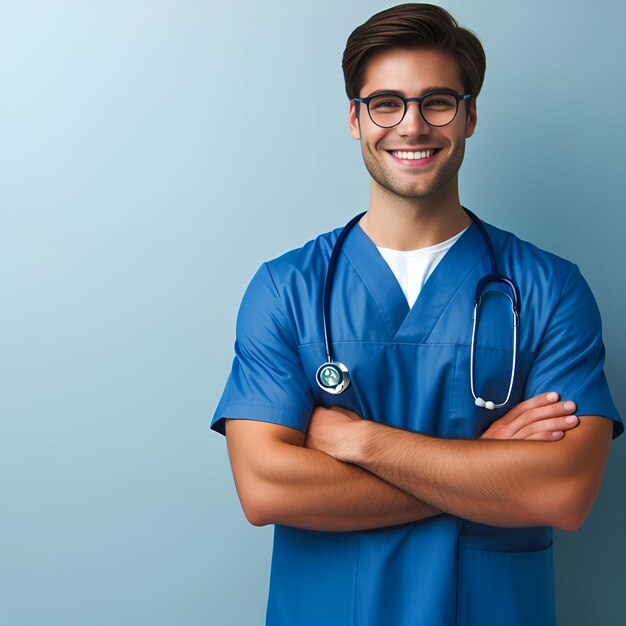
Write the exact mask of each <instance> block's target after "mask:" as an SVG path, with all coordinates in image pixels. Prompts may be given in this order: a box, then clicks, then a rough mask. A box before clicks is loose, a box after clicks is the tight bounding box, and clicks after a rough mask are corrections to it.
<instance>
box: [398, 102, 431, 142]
mask: <svg viewBox="0 0 626 626" xmlns="http://www.w3.org/2000/svg"><path fill="white" fill-rule="evenodd" d="M397 129H398V132H399V133H400V134H401V135H410V136H415V135H424V134H428V133H429V132H430V124H428V122H426V120H425V119H424V118H423V117H422V114H421V112H420V107H419V104H418V103H417V102H415V100H413V101H411V102H408V103H407V106H406V113H405V114H404V118H402V121H401V122H400V124H398V126H397Z"/></svg>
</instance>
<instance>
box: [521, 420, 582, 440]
mask: <svg viewBox="0 0 626 626" xmlns="http://www.w3.org/2000/svg"><path fill="white" fill-rule="evenodd" d="M578 424H579V420H578V417H577V416H576V415H569V416H567V417H557V418H551V419H545V420H541V421H539V422H533V423H532V424H528V426H525V427H524V428H522V429H521V430H519V431H518V432H517V433H515V435H513V437H511V439H528V438H529V437H531V436H533V435H537V434H539V433H553V432H563V433H565V432H567V431H568V430H571V429H572V428H576V426H578Z"/></svg>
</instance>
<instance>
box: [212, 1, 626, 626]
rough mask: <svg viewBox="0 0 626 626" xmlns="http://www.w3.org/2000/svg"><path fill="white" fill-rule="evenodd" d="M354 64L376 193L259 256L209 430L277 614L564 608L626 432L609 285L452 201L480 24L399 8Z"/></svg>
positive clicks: (360, 47) (455, 614)
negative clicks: (570, 562) (611, 455)
mask: <svg viewBox="0 0 626 626" xmlns="http://www.w3.org/2000/svg"><path fill="white" fill-rule="evenodd" d="M343 70H344V77H345V80H346V90H347V93H348V97H349V98H350V109H349V126H350V130H351V132H352V135H353V136H354V138H355V139H357V140H359V141H360V143H361V149H362V154H363V159H364V161H365V165H366V167H367V169H368V171H369V173H370V176H371V178H370V180H371V186H370V203H369V206H368V210H367V212H366V214H365V215H364V216H363V217H361V218H359V220H358V223H356V222H355V223H354V224H353V225H352V228H351V230H349V232H348V231H345V232H347V235H346V237H345V241H340V242H339V244H337V240H338V237H339V233H340V232H342V231H341V229H337V230H336V231H333V232H331V233H327V234H324V235H321V236H320V237H318V238H317V239H316V240H314V241H312V242H309V243H308V244H306V245H305V246H304V247H302V248H300V249H298V250H294V251H292V252H289V253H287V254H285V255H283V256H282V257H280V258H279V259H275V260H274V261H271V262H269V263H267V264H264V265H263V266H262V267H261V268H260V270H259V271H258V272H257V274H256V275H255V277H254V278H253V280H252V282H251V284H250V286H249V288H248V290H247V292H246V295H245V296H244V300H243V302H242V305H241V309H240V313H239V317H238V322H237V342H236V357H235V361H234V363H233V369H232V372H231V375H230V378H229V381H228V383H227V386H226V390H225V392H224V395H223V397H222V400H221V402H220V405H219V406H218V408H217V411H216V413H215V416H214V419H213V423H212V427H213V428H214V429H215V430H217V431H218V432H221V433H225V434H226V435H227V439H228V448H229V453H230V458H231V464H232V469H233V474H234V478H235V482H236V486H237V491H238V493H239V497H240V499H241V502H242V506H243V509H244V512H245V514H246V516H247V518H248V519H249V520H250V522H252V523H253V524H255V525H262V524H275V525H276V526H275V535H274V553H273V559H272V573H271V583H270V597H269V602H268V609H267V624H268V625H270V626H275V625H308V624H311V625H313V624H315V625H321V624H332V625H335V624H336V625H342V626H343V625H348V624H350V625H358V626H380V625H390V626H404V625H408V624H411V625H424V626H452V625H455V624H457V625H459V624H460V625H473V626H489V625H498V626H502V625H507V626H515V625H520V626H522V625H525V626H527V625H530V624H532V625H533V626H541V625H544V624H546V625H547V624H554V623H555V610H554V592H553V564H552V527H554V526H556V527H558V528H561V529H564V530H574V529H576V528H577V527H578V526H580V524H582V522H583V521H584V519H585V517H586V516H587V514H588V512H589V510H590V508H591V506H592V504H593V501H594V499H595V497H596V494H597V492H598V489H599V486H600V483H601V479H602V474H603V471H604V467H605V463H606V459H607V455H608V450H609V445H610V441H611V438H612V437H616V436H617V435H619V434H621V432H622V431H623V425H622V422H621V419H620V417H619V415H618V413H617V411H616V409H615V407H614V405H613V402H612V400H611V397H610V393H609V391H608V387H607V385H606V380H605V378H604V374H603V369H602V368H603V361H604V348H603V345H602V339H601V334H600V319H599V315H598V311H597V307H596V305H595V302H594V300H593V296H592V295H591V293H590V291H589V289H588V287H587V285H586V283H585V282H584V280H583V279H582V277H581V276H580V273H579V272H578V270H577V268H576V266H575V265H573V264H571V263H569V262H568V261H565V260H563V259H560V258H558V257H555V256H554V255H551V254H549V253H547V252H543V251H541V250H539V249H537V248H536V247H534V246H532V245H531V244H528V243H526V242H522V241H520V240H519V239H517V238H516V237H515V236H513V235H511V234H510V233H506V232H504V231H502V230H499V229H497V228H495V227H493V226H490V225H485V226H483V225H482V224H481V223H480V222H477V221H476V220H475V219H474V218H473V217H472V216H471V215H470V214H469V213H468V212H466V210H464V208H463V207H462V206H461V204H460V200H459V194H458V170H459V168H460V165H461V162H462V160H463V155H464V146H465V140H466V139H468V138H469V137H471V135H472V134H473V132H474V129H475V127H476V120H477V113H476V97H477V96H478V94H479V92H480V88H481V85H482V80H483V76H484V71H485V57H484V52H483V50H482V47H481V45H480V42H479V41H478V39H477V38H476V37H475V36H474V35H473V34H471V33H470V32H469V31H467V30H465V29H462V28H459V27H458V25H457V24H456V22H455V21H454V20H453V18H452V17H451V16H450V15H449V14H448V13H447V12H445V11H444V10H443V9H441V8H439V7H435V6H431V5H420V4H407V5H401V6H398V7H394V8H392V9H389V10H387V11H383V12H381V13H379V14H377V15H374V16H373V17H372V18H371V19H370V20H368V21H367V22H366V23H365V24H363V25H362V26H360V27H359V28H357V29H356V30H355V31H354V32H353V33H352V34H351V35H350V38H349V39H348V42H347V46H346V50H345V52H344V58H343ZM483 228H485V229H486V230H484V232H483ZM490 246H493V248H494V258H493V259H491V252H490ZM335 247H337V248H338V250H339V252H338V253H337V256H336V267H335V268H334V269H333V270H332V271H331V272H330V273H331V276H330V280H329V281H328V283H329V285H330V287H329V293H328V295H327V297H325V296H324V285H325V282H326V279H327V273H328V269H329V264H330V263H331V255H332V251H333V249H334V248H335ZM333 263H334V261H333ZM496 269H497V271H496ZM494 273H495V274H497V275H498V278H494V277H493V274H494ZM488 275H489V276H490V278H489V279H488V280H487V282H486V283H485V281H484V280H483V278H484V277H485V276H488ZM477 285H479V287H480V285H482V287H480V288H479V289H478V290H477ZM475 299H476V300H478V301H479V304H480V307H479V310H478V313H476V314H475V320H476V322H475V323H474V322H473V320H472V310H473V308H474V301H475ZM325 304H326V305H327V307H326V306H325ZM518 321H519V325H518ZM331 335H332V338H331ZM320 366H321V367H320ZM512 374H514V376H512ZM337 392H340V393H337ZM481 394H482V396H483V397H484V398H488V399H486V400H485V399H482V398H481ZM574 412H576V416H574V415H573V413H574ZM607 418H608V419H607Z"/></svg>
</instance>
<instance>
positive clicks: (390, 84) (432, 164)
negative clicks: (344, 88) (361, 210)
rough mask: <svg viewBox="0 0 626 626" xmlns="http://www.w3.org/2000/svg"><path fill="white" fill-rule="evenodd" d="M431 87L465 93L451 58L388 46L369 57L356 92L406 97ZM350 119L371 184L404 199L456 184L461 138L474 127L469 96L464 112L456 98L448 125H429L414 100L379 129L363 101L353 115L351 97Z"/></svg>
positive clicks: (426, 195) (432, 193) (428, 195)
mask: <svg viewBox="0 0 626 626" xmlns="http://www.w3.org/2000/svg"><path fill="white" fill-rule="evenodd" d="M433 88H447V89H453V90H454V91H455V92H456V93H458V94H463V93H465V90H464V89H463V85H462V84H461V81H460V78H459V72H458V67H457V63H456V61H455V59H454V58H453V57H452V56H450V55H448V54H446V53H443V52H440V51H437V50H404V49H399V48H393V49H390V50H383V51H381V52H379V53H377V54H376V55H374V56H373V57H372V58H371V59H370V60H369V62H368V64H367V71H366V75H365V83H364V85H363V87H362V88H361V90H360V93H359V97H361V98H362V97H366V96H369V95H371V94H372V93H373V92H374V91H379V90H384V91H390V92H397V93H399V94H400V95H402V96H404V97H405V98H409V97H414V96H422V95H424V94H425V93H427V92H429V91H433ZM349 124H350V130H351V132H352V136H353V137H354V138H355V139H359V140H360V141H361V152H362V153H363V160H364V161H365V166H366V167H367V170H368V171H369V173H370V176H371V177H372V179H373V181H374V184H377V185H380V186H381V187H384V188H385V189H386V190H388V191H390V192H392V193H394V194H396V195H399V196H402V197H405V198H434V197H436V196H437V194H445V192H446V191H447V190H449V187H450V185H454V186H456V185H457V173H458V171H459V168H460V167H461V163H462V162H463V155H464V153H465V139H467V138H468V137H471V135H472V134H473V132H474V128H475V126H476V107H475V102H474V101H473V100H471V106H470V110H469V112H468V111H467V108H466V104H465V102H460V103H459V108H458V112H457V114H456V117H455V118H454V120H452V122H450V124H448V125H446V126H440V127H434V126H430V125H429V124H427V123H426V121H425V120H424V119H423V118H422V116H421V114H420V112H419V107H418V103H417V102H410V103H409V105H408V107H407V111H406V115H405V116H404V119H403V120H402V122H400V124H398V125H397V126H394V127H393V128H380V127H379V126H376V124H374V122H372V120H371V119H370V117H369V115H368V114H367V107H366V106H365V105H364V104H361V105H360V110H359V115H358V118H357V115H356V107H355V102H354V101H351V102H350V114H349ZM399 151H405V152H424V151H429V152H427V156H426V158H417V159H415V158H411V159H407V158H402V156H401V155H398V154H397V152H399ZM430 151H432V152H430ZM394 153H396V154H394ZM431 154H432V156H431ZM412 156H419V155H412Z"/></svg>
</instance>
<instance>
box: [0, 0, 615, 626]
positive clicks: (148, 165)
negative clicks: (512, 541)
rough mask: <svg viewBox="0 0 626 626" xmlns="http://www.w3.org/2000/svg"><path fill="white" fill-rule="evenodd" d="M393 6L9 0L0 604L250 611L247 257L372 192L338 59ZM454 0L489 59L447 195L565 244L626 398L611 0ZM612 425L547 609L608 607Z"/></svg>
mask: <svg viewBox="0 0 626 626" xmlns="http://www.w3.org/2000/svg"><path fill="white" fill-rule="evenodd" d="M388 6H390V4H388V3H386V2H374V1H365V0H358V1H357V0H350V1H346V2H340V3H338V2H337V1H336V0H335V1H331V0H321V1H320V0H318V1H317V2H315V3H313V2H302V1H297V2H286V1H282V2H278V1H276V0H270V1H266V2H264V3H258V2H254V1H252V0H244V1H243V2H238V3H235V2H232V3H228V2H226V3H221V2H220V3H217V2H207V1H205V2H200V1H193V0H176V1H174V0H169V1H165V0H153V1H151V2H149V1H148V0H144V1H139V0H123V1H122V0H118V1H108V2H102V1H100V2H82V1H78V0H76V1H75V2H70V1H63V2H61V1H59V2H44V1H33V0H21V1H20V2H8V1H6V0H4V1H3V2H2V3H1V4H0V29H1V32H0V120H1V121H0V124H1V126H0V164H1V167H2V170H1V172H2V176H1V179H0V180H1V185H0V201H1V214H0V286H1V291H0V293H1V296H2V304H1V308H0V332H1V336H0V363H1V371H0V410H1V431H0V433H1V434H0V623H2V624H6V625H7V626H26V625H27V626H35V625H37V626H38V625H42V624H45V625H46V626H56V625H59V626H61V625H62V626H84V625H86V624H89V625H90V626H102V625H107V626H109V625H115V626H161V625H163V626H166V625H167V626H196V625H198V626H199V625H209V624H210V625H216V626H218V625H219V626H227V625H233V626H254V625H256V624H261V623H262V621H263V615H264V610H265V598H266V593H267V582H268V570H269V562H270V548H271V528H262V529H258V528H254V527H252V526H250V525H249V524H248V523H247V522H246V521H245V520H244V518H243V515H242V513H241V511H240V507H239V503H238V501H237V497H236V493H235V490H234V485H233V481H232V478H231V474H230V468H229V465H228V461H227V456H226V449H225V442H224V440H223V439H222V438H221V437H219V436H218V435H216V434H214V433H211V432H210V431H209V430H208V425H209V420H210V418H211V414H212V411H213V409H214V407H215V405H216V403H217V400H218V398H219V395H220V393H221V391H222V387H223V385H224V382H225V380H226V376H227V373H228V370H229V367H230V362H231V359H232V354H233V353H232V343H233V340H234V323H235V315H236V311H237V308H238V304H239V301H240V298H241V295H242V292H243V290H244V288H245V285H246V284H247V282H248V280H249V279H250V277H251V276H252V274H253V273H254V271H255V270H256V268H257V267H258V265H259V264H260V263H261V262H262V261H263V260H265V259H267V258H270V257H274V256H277V255H278V254H280V253H282V252H283V251H285V250H287V249H289V248H292V247H296V246H298V245H301V244H302V243H304V242H305V241H307V240H308V239H310V238H312V237H314V236H315V235H316V234H318V233H319V232H323V231H326V230H329V229H331V228H334V227H336V226H339V225H341V224H343V223H344V222H345V221H347V219H348V218H349V217H350V216H352V215H353V214H355V213H357V212H358V211H361V210H363V209H364V208H365V207H366V204H367V198H368V178H367V174H366V171H365V169H364V167H363V165H362V161H361V156H360V151H359V146H358V143H357V142H355V141H354V140H353V139H352V138H351V137H350V135H349V133H348V128H347V121H346V120H347V109H348V103H347V99H346V97H345V93H344V90H343V79H342V74H341V68H340V62H341V54H342V52H343V47H344V45H345V41H346V38H347V37H348V35H349V33H350V32H351V31H352V29H353V28H354V27H356V26H357V25H358V24H360V23H362V22H363V21H364V20H365V19H367V18H368V17H369V16H370V15H371V14H372V13H374V12H376V11H378V10H381V9H383V8H387V7H388ZM445 6H446V8H448V9H449V10H450V11H451V12H452V13H453V14H454V15H455V16H456V17H457V18H458V20H459V22H460V23H461V24H462V25H465V26H467V27H469V28H471V29H472V30H474V31H476V32H477V33H478V34H479V35H480V37H481V39H482V41H483V44H484V46H485V48H486V51H487V59H488V69H487V77H486V81H485V85H484V89H483V93H482V94H481V96H480V98H479V100H478V112H479V123H478V128H477V132H476V134H475V135H474V137H473V138H472V139H471V140H470V141H469V144H468V151H467V156H466V163H465V165H464V166H463V169H462V182H461V192H462V200H463V202H464V203H465V204H466V205H467V206H469V207H470V208H473V209H474V210H475V211H477V212H478V213H479V214H480V215H481V216H482V217H484V218H485V219H486V220H488V221H490V222H492V223H494V224H496V225H498V226H501V227H503V228H506V229H510V230H513V231H515V232H516V233H518V234H519V235H520V236H522V237H523V238H526V239H530V240H532V241H533V242H535V243H537V244H539V245H540V246H542V247H544V248H547V249H549V250H552V251H554V252H556V253H558V254H560V255H562V256H565V257H567V258H570V259H572V260H575V261H576V262H577V263H578V264H579V265H580V267H581V269H582V271H583V274H584V275H585V276H586V278H587V279H588V281H589V282H590V284H591V286H592V288H593V290H594V292H595V294H596V297H597V300H598V303H599V305H600V309H601V311H602V314H603V318H604V323H605V329H604V332H605V335H604V336H605V343H606V345H607V348H608V359H607V366H606V371H607V374H608V377H609V381H610V382H611V383H612V388H613V392H614V396H615V399H616V402H617V404H618V407H619V408H620V410H621V411H622V413H624V412H625V409H626V394H625V389H624V385H623V383H622V379H621V376H620V374H621V373H622V372H623V371H624V370H625V369H626V343H625V342H626V337H625V334H624V319H623V314H624V310H626V302H625V300H624V267H626V253H625V251H624V250H625V246H624V235H623V233H624V231H625V228H626V217H625V211H624V209H625V206H624V195H623V183H624V156H623V150H624V145H626V124H625V121H624V120H625V119H626V114H625V112H624V109H625V107H626V87H625V81H624V77H623V61H624V58H626V46H625V44H624V39H623V36H622V35H623V28H622V26H623V24H624V21H625V19H626V9H625V6H626V5H624V3H621V2H618V1H617V0H616V1H615V2H611V1H606V0H605V1H604V2H600V3H599V4H595V5H593V7H592V6H591V5H589V3H587V2H581V1H565V0H556V1H551V2H549V3H548V2H544V1H541V2H540V1H538V0H532V1H526V2H517V1H513V0H506V1H496V0H491V1H487V0H485V1H476V2H469V1H466V2H461V1H450V2H447V3H446V4H445ZM624 447H625V444H624V438H622V439H620V440H618V441H617V442H616V443H615V444H614V447H613V449H612V453H611V459H610V462H609V466H608V468H607V473H606V477H605V481H604V485H603V488H602V491H601V493H600V496H599V497H598V500H597V502H596V505H595V507H594V510H593V512H592V513H591V515H590V517H589V519H588V520H587V522H586V523H585V525H584V526H583V527H582V528H581V529H580V530H579V531H577V532H576V533H573V534H565V533H561V532H559V533H558V534H557V551H556V561H557V600H558V610H559V616H560V623H561V624H566V625H568V626H569V625H571V626H576V625H588V624H590V623H598V624H602V625H603V626H611V625H617V624H623V623H624V615H625V612H624V610H623V609H622V608H621V600H622V596H623V591H624V587H623V586H624V580H625V579H626V565H625V562H626V540H625V539H624V535H623V529H624V528H625V526H626V505H625V502H624V495H623V494H624V479H623V474H624V470H625V469H626V462H625V456H624ZM321 601H323V599H321Z"/></svg>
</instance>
